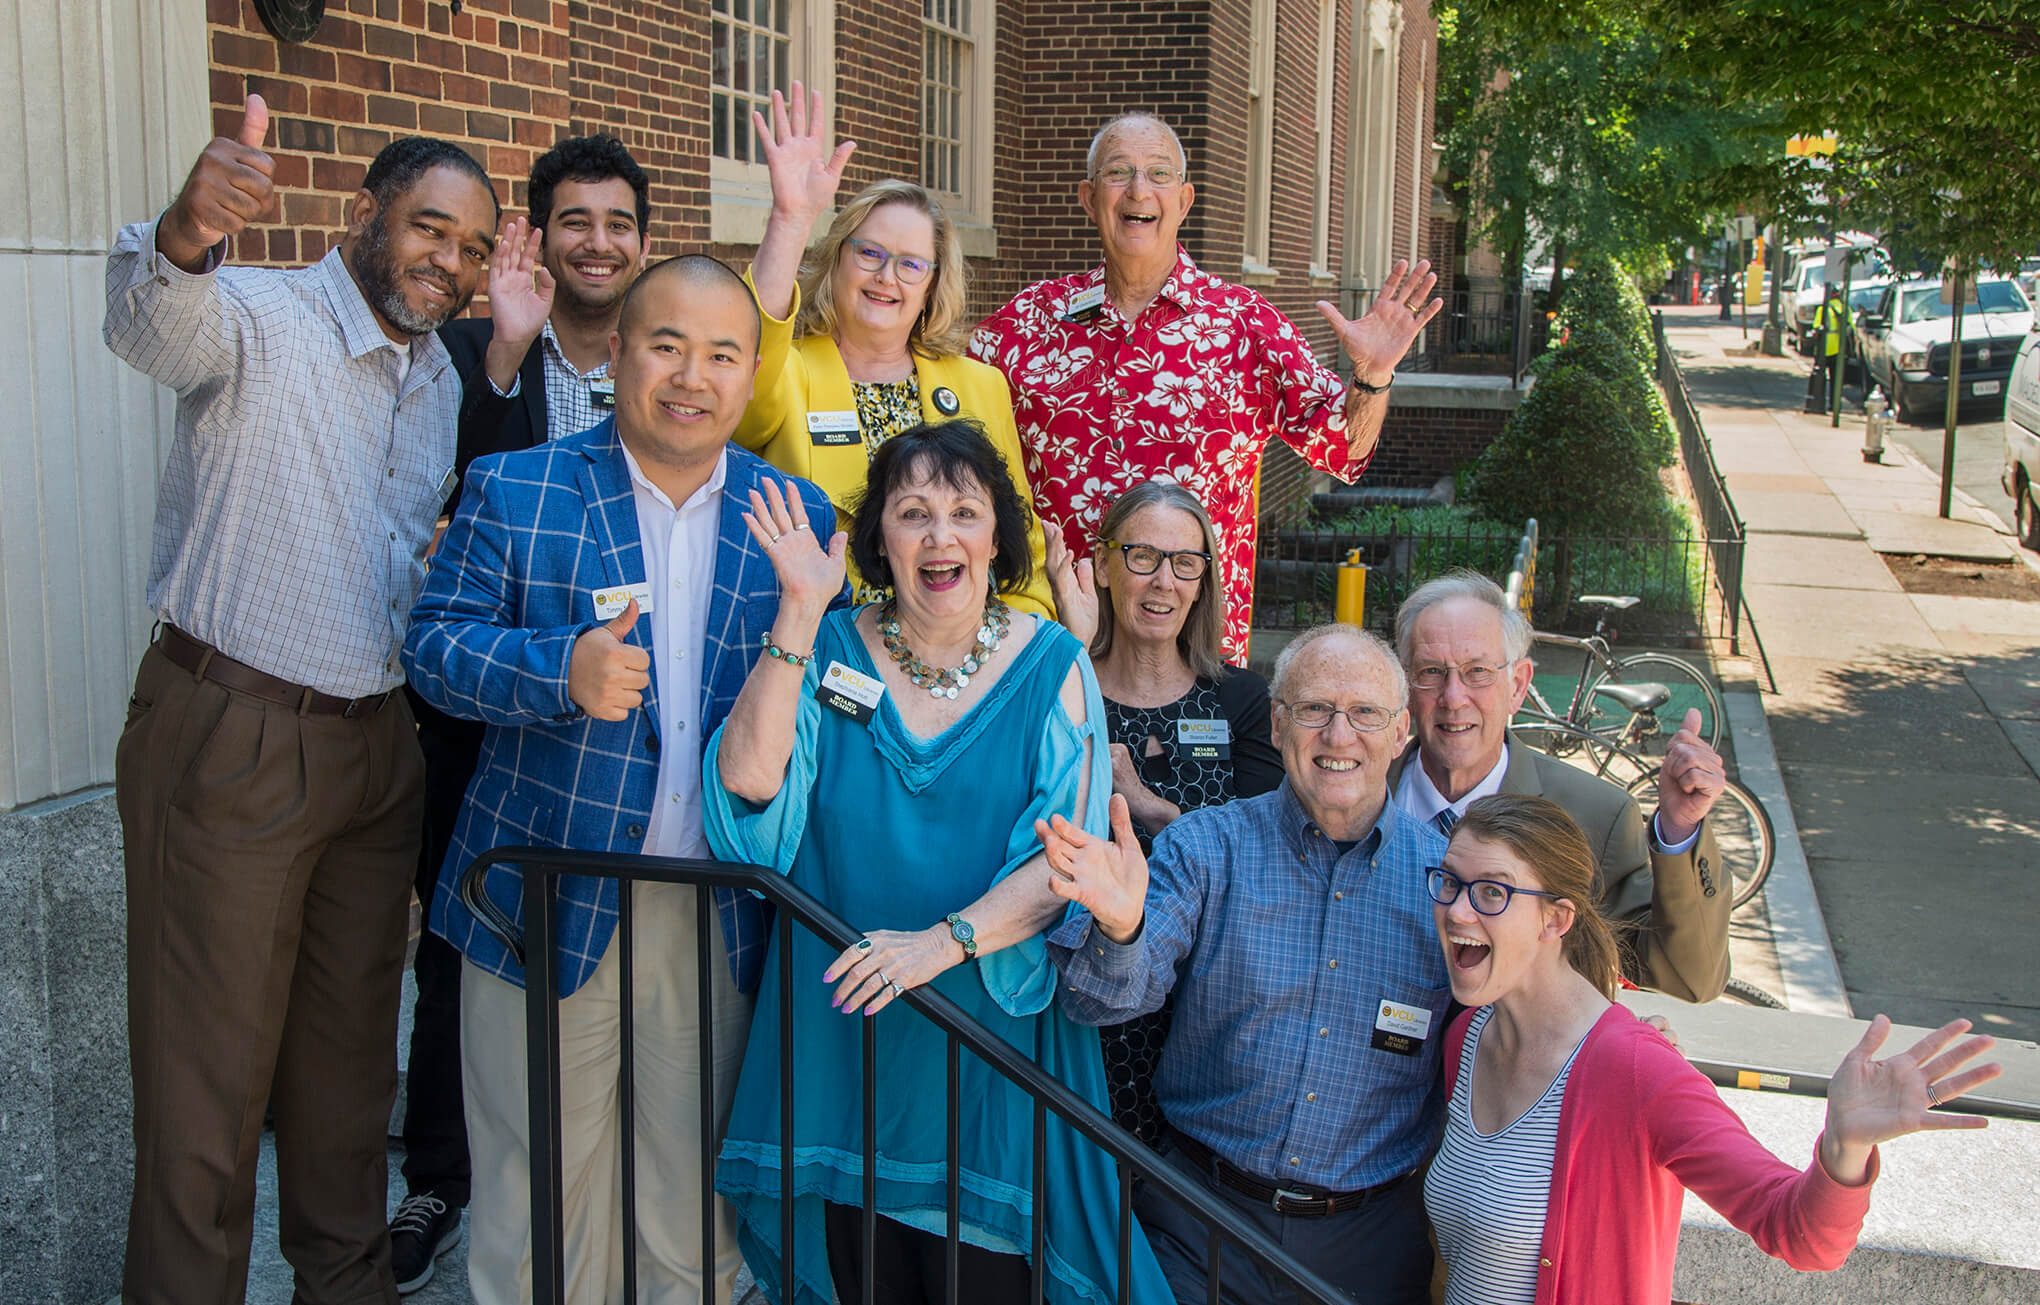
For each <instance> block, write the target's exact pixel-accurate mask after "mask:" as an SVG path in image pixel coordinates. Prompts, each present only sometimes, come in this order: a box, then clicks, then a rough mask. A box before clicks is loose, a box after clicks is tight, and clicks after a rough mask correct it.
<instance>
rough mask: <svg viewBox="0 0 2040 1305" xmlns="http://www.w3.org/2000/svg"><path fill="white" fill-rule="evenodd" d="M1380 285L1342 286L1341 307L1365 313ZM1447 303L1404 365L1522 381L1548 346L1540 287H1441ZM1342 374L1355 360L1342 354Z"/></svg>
mask: <svg viewBox="0 0 2040 1305" xmlns="http://www.w3.org/2000/svg"><path fill="white" fill-rule="evenodd" d="M1377 293H1378V290H1377V289H1376V288H1374V287H1370V286H1346V287H1345V288H1343V289H1342V290H1341V291H1340V292H1339V298H1340V304H1339V311H1340V312H1342V313H1344V314H1345V315H1346V316H1347V317H1360V316H1363V315H1364V314H1366V313H1368V312H1369V311H1371V310H1372V309H1373V307H1374V298H1375V295H1376V294H1377ZM1439 297H1440V298H1442V299H1444V301H1445V307H1444V308H1443V309H1442V310H1440V312H1439V313H1438V316H1437V317H1435V318H1434V319H1432V321H1431V324H1430V325H1429V326H1426V327H1425V328H1424V331H1423V334H1421V335H1419V336H1418V337H1417V341H1416V343H1415V344H1414V345H1412V346H1411V347H1410V352H1409V353H1408V354H1407V355H1405V356H1404V358H1403V361H1402V363H1401V364H1400V365H1399V366H1398V368H1397V370H1398V371H1412V372H1455V373H1460V374H1485V375H1505V376H1508V377H1509V378H1510V382H1511V383H1512V384H1521V383H1522V380H1523V372H1524V370H1525V369H1526V368H1527V367H1528V366H1529V365H1530V360H1531V359H1532V358H1534V357H1536V356H1537V354H1538V353H1539V352H1541V351H1542V350H1543V348H1544V346H1545V341H1546V337H1547V335H1548V334H1549V323H1548V322H1547V321H1546V319H1545V317H1544V314H1543V312H1542V311H1540V310H1539V308H1538V304H1537V300H1538V294H1537V292H1535V291H1531V292H1528V293H1525V292H1524V291H1523V289H1522V288H1521V287H1520V286H1517V285H1512V284H1511V285H1503V286H1502V287H1501V288H1499V289H1494V290H1448V291H1443V292H1440V295H1439ZM1339 367H1340V371H1341V374H1342V375H1343V374H1345V373H1346V372H1347V371H1350V369H1351V364H1350V363H1348V362H1347V361H1346V360H1345V358H1344V356H1343V355H1341V357H1340V360H1339Z"/></svg>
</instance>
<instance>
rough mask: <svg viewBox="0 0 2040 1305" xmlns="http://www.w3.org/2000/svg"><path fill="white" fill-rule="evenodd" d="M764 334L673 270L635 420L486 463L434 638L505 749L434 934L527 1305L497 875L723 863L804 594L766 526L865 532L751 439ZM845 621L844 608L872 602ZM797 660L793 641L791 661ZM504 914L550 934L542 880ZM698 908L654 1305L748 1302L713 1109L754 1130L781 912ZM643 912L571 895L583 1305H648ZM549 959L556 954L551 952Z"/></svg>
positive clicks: (442, 698)
mask: <svg viewBox="0 0 2040 1305" xmlns="http://www.w3.org/2000/svg"><path fill="white" fill-rule="evenodd" d="M758 331H759V318H758V309H757V305H756V303H755V302H754V301H753V300H752V298H751V293H750V291H749V289H748V288H747V287H746V286H745V285H744V283H743V281H742V279H741V278H739V277H738V276H737V275H736V274H735V273H733V272H731V271H730V270H729V269H728V268H727V267H725V266H723V265H722V264H721V263H718V262H716V261H715V260H714V259H711V258H703V257H699V256H691V257H684V258H676V259H672V260H669V261H667V262H665V263H661V264H659V265H657V266H655V267H652V268H650V269H649V270H647V271H646V272H644V273H643V274H642V275H641V276H639V277H638V279H637V281H636V283H635V284H633V285H632V286H631V288H630V290H629V292H628V293H627V294H626V296H625V298H624V301H623V306H622V312H621V315H620V317H619V319H618V322H617V327H616V330H615V331H614V332H613V333H612V334H611V336H610V346H609V348H610V375H611V377H612V378H613V379H614V382H615V385H616V407H615V413H614V415H613V416H611V417H609V418H607V419H605V420H604V421H602V422H601V423H600V424H598V425H596V426H594V427H592V428H590V429H588V430H585V431H583V432H581V433H579V434H577V435H570V436H567V437H566V438H564V439H558V440H553V441H551V442H549V443H546V444H541V445H539V446H538V447H535V448H530V449H524V450H520V451H516V452H509V453H500V454H493V455H490V456H487V457H483V458H479V459H477V460H476V461H475V462H474V463H473V465H472V466H471V467H470V468H469V469H468V474H467V478H466V482H465V485H464V487H463V490H462V493H461V500H460V507H459V510H458V511H457V512H456V513H455V515H454V519H453V523H452V525H450V526H449V527H448V528H447V531H446V537H445V539H444V540H443V541H442V543H441V545H440V548H439V552H438V553H437V554H435V556H434V559H433V564H432V572H431V574H430V575H429V576H428V577H427V579H426V582H425V587H424V590H423V592H422V593H421V594H420V595H419V599H418V605H417V607H416V609H415V610H414V612H413V613H412V625H411V632H410V635H409V637H408V638H407V639H406V641H405V645H404V665H405V668H406V669H407V670H408V671H409V672H410V677H411V685H412V688H413V689H415V690H416V691H417V693H418V694H419V696H420V697H422V698H424V699H425V701H426V702H427V703H429V704H431V705H432V706H434V707H436V708H438V709H439V710H441V711H443V712H446V713H447V714H448V715H450V716H454V717H457V718H461V719H466V720H478V721H482V722H485V723H486V725H487V730H486V733H485V734H484V736H483V740H482V750H481V761H480V764H479V766H478V768H477V769H476V772H475V778H474V781H473V783H471V784H470V785H469V786H468V790H467V797H466V800H465V802H464V803H463V805H462V808H461V813H460V818H459V821H458V822H457V824H456V825H455V827H454V833H453V843H452V847H451V849H450V850H449V851H448V853H447V857H446V862H445V865H444V867H443V868H442V870H441V873H440V877H439V887H438V891H437V893H436V894H435V896H434V898H433V902H432V929H433V932H435V933H437V934H439V935H440V936H442V937H444V938H445V939H446V940H447V941H449V942H450V943H452V944H453V945H454V946H455V947H456V948H458V949H459V951H460V952H461V954H462V955H463V956H464V957H465V961H464V964H463V966H462V969H461V976H460V1007H461V1021H460V1044H461V1059H462V1086H463V1090H464V1093H465V1097H466V1113H467V1127H468V1149H469V1153H470V1155H471V1156H472V1159H473V1170H474V1173H475V1175H476V1176H477V1177H476V1181H475V1183H474V1186H473V1190H472V1193H471V1195H470V1200H469V1205H468V1283H469V1288H470V1290H471V1291H472V1292H473V1293H474V1297H475V1300H476V1301H477V1302H479V1303H480V1305H514V1303H515V1302H519V1301H522V1300H523V1299H525V1298H526V1293H527V1292H528V1291H529V1287H528V1284H529V1282H530V1276H531V1259H532V1256H531V1211H530V1207H529V1197H530V1192H531V1180H530V1173H531V1165H532V1164H533V1163H534V1161H536V1162H538V1163H543V1161H544V1157H543V1156H539V1157H534V1156H533V1155H532V1154H531V1146H530V1139H529V1136H528V1125H529V1114H528V1106H527V1102H526V1097H525V1084H526V1083H527V1082H528V1081H529V1080H528V1078H527V1066H526V1060H525V1017H524V1012H525V995H524V992H523V987H524V983H525V972H524V967H523V966H522V964H521V963H520V962H519V961H518V959H517V956H516V955H515V954H513V953H512V951H511V949H510V948H509V946H507V945H506V943H505V941H504V939H503V938H501V937H500V936H498V935H497V934H496V933H495V932H494V931H492V929H491V928H490V927H489V926H488V925H487V924H485V923H484V922H483V921H482V920H481V919H480V918H479V917H478V916H477V915H476V914H475V913H474V912H473V911H471V910H470V909H469V908H468V906H467V905H466V903H465V902H463V901H462V899H461V896H460V881H461V877H462V873H463V871H465V870H466V869H467V867H468V865H469V863H470V862H472V861H473V860H474V859H475V858H476V857H478V856H479V855H481V854H482V853H484V852H486V851H488V850H490V849H491V848H495V847H502V846H506V845H532V846H540V847H562V848H576V849H582V850H588V851H597V852H625V853H644V854H647V855H655V856H682V857H707V856H708V855H709V849H708V844H707V841H706V839H705V837H704V835H703V832H702V817H701V761H702V750H703V748H704V747H705V746H706V743H707V740H708V738H709V736H710V735H711V734H713V733H714V731H715V728H716V726H717V725H718V724H720V723H721V721H722V719H723V717H724V716H725V715H727V714H728V712H729V709H730V707H731V705H732V704H733V703H734V702H735V701H736V697H737V693H738V690H739V689H741V688H742V687H743V684H744V681H745V679H746V677H747V676H748V675H749V673H750V670H751V667H752V665H753V664H754V663H755V662H756V661H757V659H758V658H759V657H761V656H764V655H766V653H765V651H764V649H765V648H767V647H768V646H773V647H777V648H778V651H780V652H781V653H784V654H787V655H791V656H805V655H807V654H809V653H811V652H812V651H813V649H811V648H802V647H781V646H778V645H775V644H773V642H772V641H773V639H774V632H773V629H774V621H775V620H776V618H777V613H778V608H779V582H778V579H777V577H776V575H775V573H774V571H773V569H772V563H771V560H770V559H769V558H768V557H767V556H766V555H765V553H764V551H763V550H762V549H761V548H760V547H759V546H758V543H757V542H756V541H755V540H754V539H753V538H752V536H751V534H750V531H749V530H748V529H747V528H746V526H745V524H744V518H743V509H744V507H745V506H746V505H747V504H748V503H749V502H750V500H751V496H752V494H753V493H754V492H762V489H763V486H764V485H765V483H766V482H767V481H768V480H776V481H779V482H781V483H784V484H786V485H788V486H789V487H790V488H791V489H792V490H794V491H796V492H798V493H799V494H800V495H801V496H802V499H803V501H804V502H805V503H806V505H807V514H808V520H809V521H811V522H812V523H813V528H814V529H815V530H816V531H817V532H818V533H819V535H820V537H821V538H823V539H828V538H829V537H830V536H831V535H832V534H833V533H834V531H835V511H834V509H833V508H831V507H830V505H829V501H828V499H827V498H826V497H825V496H824V495H823V494H822V493H821V491H820V490H818V489H816V488H815V487H814V486H813V485H811V484H809V483H807V482H806V481H801V480H793V479H791V478H788V477H783V476H780V475H779V474H778V473H776V472H774V471H773V470H772V469H771V468H770V467H768V466H767V465H766V464H765V463H764V462H763V461H762V460H760V459H759V458H757V457H755V456H753V455H752V454H750V453H747V452H745V451H744V450H743V449H741V448H730V447H728V442H729V437H730V433H731V432H732V431H734V430H735V429H736V425H737V420H738V418H740V417H741V416H742V415H743V411H744V405H745V404H746V403H747V402H748V401H749V399H750V397H751V383H752V377H753V374H754V373H755V371H756V370H757V360H758ZM847 599H848V592H847V589H846V591H845V592H844V593H843V594H842V595H839V597H838V599H837V602H838V604H840V603H842V602H845V601H847ZM780 637H782V638H783V637H785V636H780ZM482 891H483V892H484V893H485V894H486V895H487V896H488V898H489V900H490V901H491V902H492V903H493V904H494V905H495V907H496V909H497V910H498V911H500V912H501V913H502V914H503V915H504V916H505V917H507V918H510V919H513V920H519V921H521V919H522V909H523V875H522V873H521V872H520V871H518V870H517V869H516V868H514V867H494V868H492V869H490V870H489V871H488V873H487V875H486V877H485V878H484V881H483V883H482ZM695 891H696V890H695V889H694V888H692V887H683V886H678V885H671V884H651V883H642V884H637V885H635V886H634V887H633V889H632V891H631V894H630V903H631V912H632V916H633V931H634V932H633V938H634V947H633V969H632V981H633V983H634V985H635V989H636V997H637V1006H636V1009H635V1012H634V1024H633V1028H634V1037H635V1043H634V1046H633V1048H632V1051H633V1056H634V1062H633V1063H634V1065H635V1067H636V1074H637V1079H636V1081H637V1112H636V1115H635V1118H634V1121H633V1122H634V1127H635V1129H636V1133H637V1145H638V1155H639V1157H640V1158H639V1162H638V1165H637V1170H636V1173H637V1212H638V1222H637V1225H636V1229H637V1281H638V1282H639V1284H641V1288H642V1290H643V1291H644V1292H645V1294H646V1296H647V1297H648V1298H649V1299H653V1300H660V1301H680V1300H695V1299H713V1300H726V1299H728V1297H729V1291H730V1287H731V1285H732V1283H733V1282H734V1280H735V1277H736V1272H737V1267H738V1265H739V1263H740V1259H739V1257H738V1253H737V1247H736V1236H735V1228H734V1225H733V1223H732V1222H731V1221H730V1219H729V1218H728V1216H727V1214H726V1213H725V1212H723V1210H722V1207H721V1204H720V1201H719V1200H718V1202H717V1214H718V1218H719V1220H720V1230H719V1231H718V1233H717V1236H716V1250H717V1256H716V1261H715V1263H714V1264H712V1265H705V1264H703V1263H702V1260H703V1258H704V1256H703V1254H702V1248H701V1246H700V1245H699V1237H700V1230H701V1222H702V1221H701V1214H702V1211H701V1204H700V1203H701V1200H702V1199H703V1195H704V1193H705V1191H706V1190H707V1189H706V1186H705V1183H704V1178H705V1177H706V1175H707V1173H708V1172H709V1170H710V1167H712V1165H713V1163H714V1157H713V1155H702V1154H700V1153H699V1148H700V1131H699V1127H698V1120H699V1119H700V1109H701V1100H702V1097H703V1094H704V1093H707V1092H711V1091H712V1092H713V1101H714V1104H715V1109H716V1114H717V1116H718V1117H719V1118H720V1119H724V1120H726V1119H727V1118H728V1112H729V1106H730V1102H731V1096H732V1093H733V1092H734V1090H735V1086H736V1071H737V1069H738V1067H739V1065H740V1063H741V1061H742V1058H743V1052H744V1042H745V1037H746V1035H747V1033H748V1031H749V1024H750V1010H751V996H750V994H751V993H752V992H754V991H755V990H756V988H757V985H758V980H759V978H760V976H761V973H762V970H763V965H764V956H765V944H766V939H767V935H768V928H769V915H768V914H767V911H766V908H765V907H764V905H763V904H762V903H761V902H759V901H758V900H757V899H756V898H754V897H752V896H750V895H749V894H744V893H736V892H733V891H730V890H727V889H716V890H714V898H715V901H714V905H715V917H716V920H717V925H716V927H714V928H712V929H711V930H709V932H708V936H706V937H701V936H698V931H697V929H696V927H695V919H696V917H695ZM620 909H621V899H620V895H619V892H618V886H617V882H616V881H615V880H613V879H588V878H580V877H569V878H566V879H564V880H562V881H561V883H560V886H559V906H558V914H557V926H556V928H557V932H556V935H555V955H554V959H555V963H556V965H557V967H558V968H557V970H556V973H557V975H558V988H559V993H560V996H561V998H562V1000H561V1002H560V1005H559V1014H560V1029H561V1040H560V1045H561V1051H562V1064H561V1073H560V1087H561V1093H562V1101H563V1109H562V1112H561V1126H562V1133H563V1147H562V1150H563V1166H564V1167H563V1176H564V1178H565V1187H564V1189H563V1190H564V1191H565V1193H566V1202H565V1222H564V1225H563V1227H564V1229H565V1256H566V1260H565V1263H566V1274H567V1284H568V1292H567V1294H568V1299H569V1300H571V1301H575V1302H590V1303H591V1305H593V1303H599V1302H605V1301H609V1300H615V1299H617V1298H618V1293H619V1292H621V1291H622V1279H621V1271H620V1263H619V1261H620V1254H619V1252H620V1248H621V1245H622V1239H623V1214H624V1212H623V1210H622V1208H621V1204H620V1200H619V1198H618V1195H617V1190H618V1180H617V1175H618V1173H619V1166H620V1164H621V1160H622V1156H621V1145H622V1143H621V1126H620V1121H619V1118H618V1108H619V1107H618V1100H617V1094H616V1082H617V1072H618V1059H619V1056H620V1054H621V1049H620V1041H621V1039H620V1027H621V1019H620V1011H619V1003H620V974H619V970H620V968H621V961H620V959H619V957H618V947H617V943H616V934H617V931H618V928H619V916H620ZM527 945H531V944H530V942H529V940H527ZM699 948H707V949H708V950H709V952H710V955H711V962H710V973H711V974H712V975H713V976H714V979H713V982H712V987H711V991H710V993H709V998H710V1001H709V1007H710V1015H711V1018H712V1019H713V1021H714V1026H713V1027H714V1042H715V1052H716V1056H717V1064H716V1066H715V1067H714V1071H713V1076H712V1078H711V1079H710V1080H709V1081H708V1082H706V1083H704V1082H703V1081H702V1080H701V1078H700V1074H699V1071H700V1050H699V1047H700V1043H699V1038H700V1030H699V1029H698V1028H697V1027H696V1018H697V1016H696V1012H697V1010H698V1009H699V1007H698V1004H697V993H696V990H695V973H696V954H697V950H698V949H699Z"/></svg>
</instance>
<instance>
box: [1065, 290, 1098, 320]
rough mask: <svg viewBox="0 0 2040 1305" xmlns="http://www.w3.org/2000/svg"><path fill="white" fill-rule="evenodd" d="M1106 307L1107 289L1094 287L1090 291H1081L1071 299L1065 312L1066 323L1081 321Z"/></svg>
mask: <svg viewBox="0 0 2040 1305" xmlns="http://www.w3.org/2000/svg"><path fill="white" fill-rule="evenodd" d="M1104 306H1105V287H1104V286H1102V285H1094V286H1092V287H1091V288H1090V289H1089V290H1080V291H1078V292H1077V293H1076V294H1074V295H1072V296H1071V297H1070V306H1069V307H1068V308H1065V309H1064V310H1063V320H1064V321H1065V322H1075V321H1081V320H1082V319H1084V318H1086V317H1089V316H1091V315H1092V314H1093V313H1096V312H1097V311H1098V310H1099V309H1100V308H1103V307H1104Z"/></svg>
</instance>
